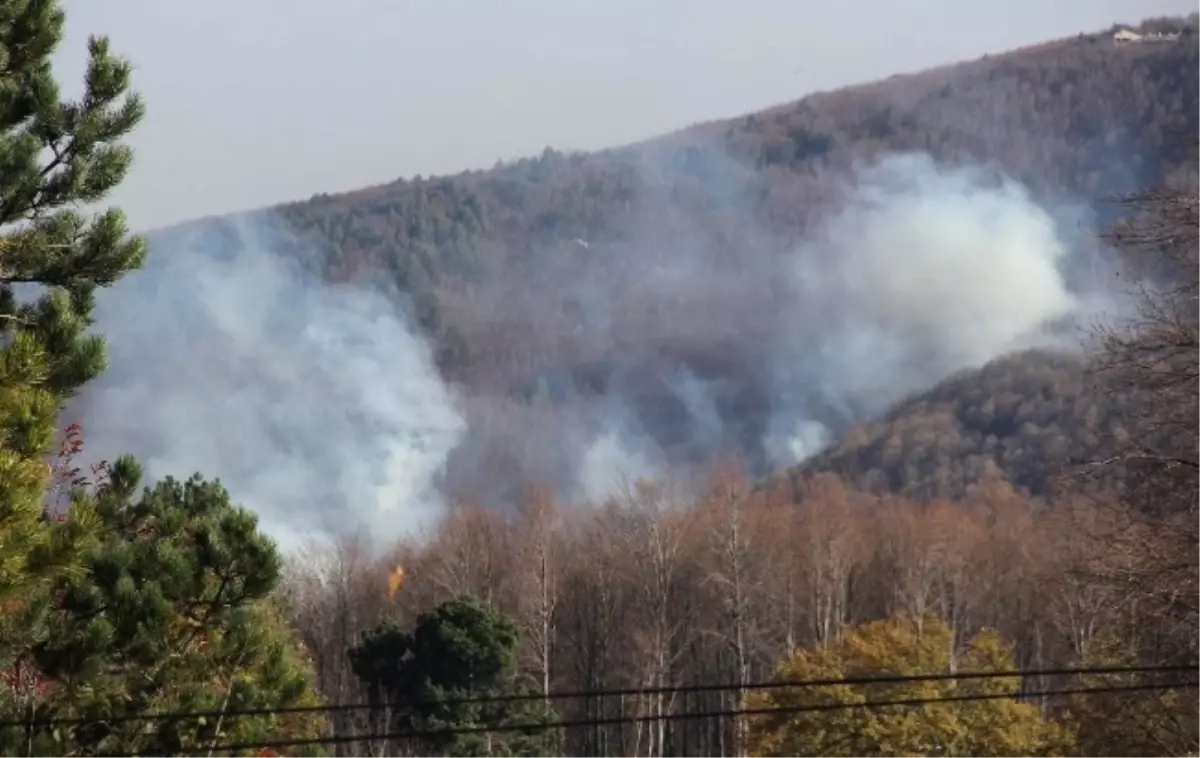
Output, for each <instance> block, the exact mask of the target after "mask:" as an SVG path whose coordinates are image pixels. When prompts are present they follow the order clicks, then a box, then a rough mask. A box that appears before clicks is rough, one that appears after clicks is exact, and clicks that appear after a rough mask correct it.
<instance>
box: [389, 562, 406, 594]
mask: <svg viewBox="0 0 1200 758" xmlns="http://www.w3.org/2000/svg"><path fill="white" fill-rule="evenodd" d="M387 583H388V597H389V598H392V599H395V597H396V592H397V591H398V590H399V589H400V586H401V585H403V584H404V568H403V567H401V566H397V567H396V568H395V569H394V570H393V571H392V573H390V574H388V582H387Z"/></svg>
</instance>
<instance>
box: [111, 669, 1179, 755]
mask: <svg viewBox="0 0 1200 758" xmlns="http://www.w3.org/2000/svg"><path fill="white" fill-rule="evenodd" d="M1197 686H1198V683H1197V682H1175V683H1170V684H1136V685H1115V686H1109V687H1090V688H1089V687H1079V688H1068V689H1057V690H1040V691H1036V692H1028V693H1024V695H1025V696H1026V697H1059V696H1065V695H1097V694H1104V693H1112V692H1138V691H1150V690H1167V689H1175V688H1195V687H1197ZM1011 697H1013V693H979V694H971V695H953V696H948V697H939V698H906V699H898V700H873V701H868V702H865V703H822V704H819V705H803V706H777V707H771V708H737V709H729V710H722V711H703V712H700V713H665V714H661V715H654V716H611V717H605V718H589V719H575V720H569V721H556V722H550V723H541V724H539V723H525V724H505V725H497V726H478V725H477V726H462V727H452V728H448V729H429V730H409V731H404V732H395V733H388V734H369V735H359V736H350V735H342V736H333V737H324V738H321V737H316V738H308V739H293V740H269V741H260V742H239V743H230V744H226V745H215V746H213V747H212V748H206V749H205V751H206V752H208V753H213V752H217V751H221V752H225V751H229V752H233V751H237V750H254V749H265V748H284V747H303V746H306V745H330V744H336V743H346V742H357V741H365V742H378V741H379V740H402V739H421V738H429V737H442V736H446V737H449V736H455V735H459V734H481V733H487V732H528V731H548V730H551V729H566V728H571V727H585V726H609V725H616V724H634V723H647V722H657V721H673V720H680V719H710V718H729V717H736V716H769V715H772V714H795V713H822V712H827V711H839V710H852V709H854V708H867V709H871V708H887V707H910V706H921V705H935V704H938V703H965V702H975V701H984V700H1002V699H1007V698H1011ZM197 750H199V748H197ZM132 755H138V754H137V753H133V754H132Z"/></svg>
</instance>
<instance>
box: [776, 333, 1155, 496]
mask: <svg viewBox="0 0 1200 758" xmlns="http://www.w3.org/2000/svg"><path fill="white" fill-rule="evenodd" d="M1136 407H1137V398H1135V397H1134V396H1133V395H1132V394H1129V393H1121V394H1117V393H1111V392H1106V391H1105V390H1104V389H1103V388H1101V387H1098V386H1097V383H1096V381H1095V379H1094V377H1092V376H1090V375H1089V374H1088V372H1087V371H1086V364H1085V361H1084V360H1083V359H1082V358H1080V357H1077V356H1070V355H1064V354H1059V353H1047V352H1041V351H1033V352H1022V353H1017V354H1013V355H1009V356H1005V357H1003V358H999V359H997V360H995V361H993V362H991V363H989V364H988V365H986V366H984V367H983V368H982V369H979V370H972V371H967V372H963V373H962V374H960V375H958V376H954V377H951V378H949V379H947V380H945V381H943V382H940V383H939V384H937V385H936V386H935V387H933V388H931V389H930V390H928V391H926V392H922V393H920V394H918V395H916V396H914V397H911V398H909V399H907V400H904V401H902V402H900V403H898V404H897V405H895V406H894V407H893V408H892V409H891V410H890V411H888V413H887V415H886V416H885V417H884V418H882V419H879V420H878V421H872V422H870V423H867V424H863V425H861V426H858V427H855V428H853V429H851V430H850V431H849V432H848V433H847V434H846V435H845V436H844V437H843V438H842V439H841V440H839V441H838V443H837V444H836V445H834V446H833V447H831V448H830V449H828V450H826V451H824V452H822V453H821V454H819V455H817V456H816V457H814V458H812V459H810V460H808V461H806V462H805V463H804V465H803V466H802V467H800V468H797V469H795V470H794V471H792V472H791V475H792V477H793V478H795V477H800V476H802V475H803V474H804V473H805V472H810V471H830V472H834V473H837V474H839V475H841V476H843V477H845V478H846V479H848V480H849V481H853V482H854V483H855V484H856V485H857V486H858V487H860V488H862V489H863V490H866V491H869V492H876V493H885V492H896V493H899V494H903V495H904V496H906V497H912V498H918V499H922V500H925V499H936V498H960V497H963V496H964V495H965V494H966V493H967V492H968V491H969V489H970V487H971V486H972V485H973V484H975V483H978V482H979V481H981V480H983V479H986V478H987V477H988V476H989V475H995V474H997V473H1001V472H1002V474H1003V476H1004V477H1006V478H1007V479H1008V480H1009V481H1010V482H1012V483H1013V484H1014V485H1016V486H1018V487H1020V488H1022V489H1024V490H1025V491H1026V492H1028V493H1030V494H1032V495H1033V496H1035V497H1040V498H1044V497H1046V496H1047V495H1050V494H1051V492H1052V491H1053V490H1054V488H1055V487H1056V485H1061V484H1062V481H1061V479H1062V477H1064V476H1069V475H1070V474H1071V472H1072V470H1073V469H1075V468H1077V467H1079V466H1080V465H1082V464H1085V463H1088V462H1091V461H1098V460H1103V459H1105V458H1108V457H1110V456H1112V455H1113V454H1114V453H1115V451H1116V446H1117V442H1118V441H1119V440H1124V439H1127V438H1128V437H1129V435H1130V431H1129V429H1128V427H1130V426H1136V425H1137V424H1138V422H1139V419H1138V417H1137V414H1136V411H1135V410H1134V409H1135V408H1136ZM1117 478H1119V477H1113V479H1111V480H1110V481H1109V482H1107V483H1108V484H1109V485H1110V486H1113V485H1115V479H1117Z"/></svg>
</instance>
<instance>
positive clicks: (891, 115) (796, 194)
mask: <svg viewBox="0 0 1200 758" xmlns="http://www.w3.org/2000/svg"><path fill="white" fill-rule="evenodd" d="M1196 68H1197V46H1196V43H1195V38H1194V37H1189V38H1185V39H1184V40H1182V41H1179V42H1176V43H1157V44H1154V43H1145V44H1132V45H1124V46H1121V45H1117V44H1116V43H1114V42H1113V41H1112V40H1111V38H1108V37H1107V36H1106V35H1092V36H1085V37H1082V38H1079V39H1072V40H1065V41H1060V42H1054V43H1049V44H1045V45H1041V46H1038V47H1034V48H1030V49H1026V50H1020V51H1016V52H1013V53H1009V54H1006V55H999V56H990V57H985V58H984V59H982V60H978V61H974V62H970V63H964V64H961V65H958V66H951V67H947V68H942V69H937V70H933V71H929V72H925V73H921V74H915V75H909V76H896V77H892V78H891V79H888V80H886V81H883V82H877V83H873V84H869V85H863V86H859V87H851V88H847V89H844V90H839V91H836V92H830V93H820V94H815V95H812V96H809V97H806V98H804V99H803V100H800V101H799V102H796V103H792V104H788V105H784V106H780V107H777V108H773V109H771V110H768V111H764V112H762V113H757V114H752V115H748V116H745V117H742V118H738V119H732V120H729V121H724V122H718V123H712V124H705V125H701V126H698V127H695V128H693V129H689V130H685V131H682V132H679V133H676V134H672V135H668V136H666V137H662V138H659V139H656V140H652V141H650V142H648V143H645V144H641V145H634V146H631V147H628V148H621V149H615V150H608V151H603V152H600V153H595V154H590V155H564V154H561V153H557V152H554V151H553V150H550V149H547V151H546V152H545V153H544V154H543V155H542V156H541V157H540V158H537V159H529V160H524V161H519V162H517V163H516V164H513V165H509V166H504V167H500V168H497V169H495V170H492V171H482V172H471V173H467V174H462V175H459V176H455V177H442V178H437V179H429V180H419V179H418V180H413V181H406V180H401V181H398V182H396V183H394V184H391V185H387V186H383V187H375V188H371V189H367V190H363V191H360V192H355V193H350V194H346V195H340V196H336V197H316V198H313V199H312V200H311V201H309V202H307V203H300V204H294V205H289V206H285V207H283V208H281V209H280V210H281V211H282V213H283V215H284V217H285V218H286V219H287V221H288V223H289V224H291V225H292V226H293V227H294V228H295V229H296V230H297V231H299V232H301V233H302V234H304V235H306V236H308V237H309V238H310V239H312V240H314V241H315V242H316V243H317V244H318V245H319V246H321V248H322V249H324V250H326V251H328V254H329V256H330V261H329V262H330V268H331V272H332V274H333V275H334V276H335V277H346V276H349V274H350V272H352V271H358V270H361V269H364V268H365V269H368V270H384V271H387V272H388V274H390V275H391V276H392V277H394V278H395V281H396V282H397V283H398V284H399V285H400V286H401V287H402V288H403V289H405V290H406V291H409V292H412V293H414V296H415V297H416V298H417V300H418V301H419V304H420V313H421V318H422V323H423V325H424V326H425V327H426V328H427V329H428V330H429V331H430V332H431V333H433V334H435V335H437V336H438V338H439V340H440V342H441V343H442V344H441V347H442V356H441V357H442V365H443V366H444V367H445V368H446V369H447V370H448V371H449V372H450V373H451V375H453V376H464V377H466V376H471V375H472V373H473V372H472V371H471V369H473V368H475V367H477V366H479V365H488V366H490V364H492V363H494V362H497V361H499V362H502V363H503V362H505V361H504V358H503V356H497V355H495V354H494V353H495V350H503V349H505V348H493V347H491V346H492V345H494V344H495V342H496V341H497V337H498V336H499V334H496V333H497V332H499V333H500V334H505V335H507V334H508V333H509V332H512V331H516V332H520V333H521V334H522V335H523V336H522V337H520V338H517V339H520V340H522V341H528V340H530V339H538V338H539V337H540V335H536V334H533V335H531V334H529V330H528V329H527V328H526V327H527V324H523V323H521V322H522V318H521V314H520V309H519V308H517V307H515V306H514V307H513V308H512V309H511V310H513V311H516V312H505V311H504V310H502V309H499V308H497V307H496V304H495V303H493V302H489V301H488V300H487V299H486V298H484V299H483V300H482V301H480V300H479V299H478V296H479V290H480V289H483V290H494V289H496V288H497V287H496V286H495V283H497V282H507V281H510V280H516V281H520V282H522V283H531V284H545V285H556V284H561V281H560V280H559V279H560V278H561V275H558V276H557V277H556V274H559V272H555V271H543V272H538V268H540V266H542V265H545V264H547V263H548V261H549V260H552V259H561V258H563V257H567V258H569V259H570V266H571V268H572V269H576V268H577V267H578V266H580V265H583V260H582V258H583V256H582V255H572V253H577V252H578V251H577V250H572V249H571V247H570V246H571V242H572V240H574V239H576V238H579V239H583V240H587V241H589V242H590V243H592V244H593V245H594V244H597V243H599V244H613V245H620V244H627V243H630V242H631V241H636V242H637V243H638V244H639V246H641V247H643V248H649V247H657V248H669V247H671V246H672V244H673V243H676V242H677V241H678V240H680V239H684V240H688V241H689V242H692V241H694V238H697V237H708V236H709V234H710V233H711V235H712V236H711V237H709V240H711V242H710V244H714V245H722V246H724V247H726V248H731V249H739V253H741V252H743V251H744V250H745V249H746V248H747V247H751V248H762V247H772V246H774V245H783V244H786V243H787V242H788V241H790V240H792V239H794V238H795V237H796V236H798V235H799V234H801V233H802V230H803V229H804V228H806V227H807V226H808V225H810V224H811V223H812V222H813V221H814V220H816V219H818V218H820V217H821V216H823V215H824V214H825V213H826V212H827V211H828V208H829V207H830V205H831V204H832V203H834V202H835V201H836V199H837V197H836V195H837V185H836V183H835V182H832V181H831V177H830V172H837V173H841V172H844V171H846V170H848V169H849V168H850V167H851V166H852V165H853V164H854V163H855V162H856V161H862V160H864V159H869V158H871V157H873V156H877V155H881V154H885V153H888V152H903V151H920V152H926V153H929V154H930V155H932V156H933V157H935V158H936V159H938V160H943V161H952V162H963V161H970V162H980V163H984V164H989V165H994V166H996V167H998V168H1000V169H1002V170H1003V171H1004V172H1006V173H1007V174H1008V175H1010V176H1012V177H1014V178H1015V179H1017V180H1019V181H1021V182H1022V183H1024V184H1026V185H1027V186H1029V187H1031V188H1032V189H1033V190H1034V191H1035V192H1036V193H1038V194H1040V195H1042V196H1045V197H1057V196H1061V195H1069V196H1072V197H1075V198H1080V199H1083V200H1086V201H1092V202H1094V201H1097V200H1100V199H1102V198H1105V197H1107V196H1110V195H1112V194H1119V193H1124V192H1128V191H1132V190H1133V189H1136V188H1139V187H1142V186H1146V185H1151V184H1156V183H1160V182H1162V181H1163V180H1164V178H1165V177H1167V176H1169V175H1170V174H1172V173H1174V172H1176V171H1179V170H1180V169H1181V167H1184V166H1187V167H1190V159H1189V158H1188V156H1187V154H1186V144H1185V141H1184V140H1181V139H1179V135H1181V134H1182V135H1188V134H1194V133H1195V132H1196V130H1197V126H1198V124H1197V115H1196V114H1197V110H1198V106H1200V102H1198V100H1197V94H1196V90H1197V79H1196ZM1101 210H1102V209H1101ZM722 215H725V216H732V217H734V219H735V220H736V223H735V224H732V225H731V224H730V219H729V218H722V217H721V216H722ZM651 222H652V223H653V225H654V228H653V229H647V225H648V223H651ZM775 236H780V237H782V238H783V239H782V240H778V239H772V238H773V237H775ZM714 237H715V239H713V238H714ZM764 238H766V239H764ZM706 241H708V240H706ZM747 243H749V245H748V244H747ZM772 243H774V245H772ZM537 273H540V274H541V278H542V279H544V280H545V281H544V282H538V281H537V279H535V280H534V281H533V282H529V279H528V277H529V276H530V275H531V274H537ZM489 285H492V286H489ZM540 295H541V297H549V298H550V299H551V300H556V299H557V300H558V302H551V303H544V304H543V306H542V307H543V309H546V310H550V311H551V312H552V313H554V314H555V315H557V316H561V317H562V318H563V319H564V320H566V319H569V316H570V315H571V313H572V311H573V304H572V302H571V301H570V299H569V298H568V297H563V296H562V294H560V293H559V292H556V291H554V290H550V291H548V292H547V291H543V292H541V293H540ZM497 316H499V318H500V323H496V319H497ZM485 319H486V320H487V321H489V322H491V323H489V325H488V326H489V328H490V330H491V331H490V332H489V333H488V334H487V335H485V334H483V333H482V331H483V325H482V324H481V321H484V320H485ZM464 341H465V344H464ZM499 341H500V342H502V343H503V342H506V340H499ZM489 370H490V369H489Z"/></svg>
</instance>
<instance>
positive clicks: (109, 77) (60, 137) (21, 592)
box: [0, 0, 144, 698]
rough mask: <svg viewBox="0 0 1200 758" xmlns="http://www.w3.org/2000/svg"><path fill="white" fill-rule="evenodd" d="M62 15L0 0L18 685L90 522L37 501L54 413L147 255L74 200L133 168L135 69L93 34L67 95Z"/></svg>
mask: <svg viewBox="0 0 1200 758" xmlns="http://www.w3.org/2000/svg"><path fill="white" fill-rule="evenodd" d="M63 20H64V14H63V11H62V10H61V9H60V8H59V4H58V3H57V2H54V1H53V0H4V2H2V3H0V672H2V673H3V676H4V679H5V681H7V682H8V683H9V684H10V685H11V687H10V689H12V690H13V691H14V692H15V691H16V690H17V689H19V688H18V687H17V686H16V685H17V684H18V683H19V682H21V681H22V680H24V678H25V676H24V674H25V672H26V671H27V668H26V667H25V664H26V663H27V661H25V660H24V656H23V654H22V651H24V650H26V649H27V643H28V641H29V640H30V638H31V637H35V636H36V634H37V630H38V629H39V628H40V625H39V618H40V616H41V615H42V614H44V611H45V608H46V602H45V598H44V597H42V596H41V590H43V589H45V587H46V585H47V583H48V582H50V581H51V580H52V579H53V577H54V576H55V574H56V572H57V571H58V570H61V569H63V568H64V567H69V566H70V564H71V560H72V557H73V556H76V555H78V550H77V549H76V548H77V544H76V543H77V542H78V539H79V538H80V537H81V536H82V535H83V534H84V533H85V532H86V530H87V524H88V517H87V515H86V513H84V512H83V511H80V510H73V512H72V515H71V516H70V517H69V518H68V521H67V523H66V524H62V525H51V524H47V523H45V522H44V519H43V518H42V512H43V508H42V499H43V496H44V494H45V491H46V488H47V485H48V483H49V479H50V474H51V471H50V468H49V467H48V466H47V463H46V456H47V455H48V454H49V453H50V451H51V446H52V444H53V441H54V431H55V424H56V422H57V418H58V414H59V412H60V411H61V410H62V407H63V404H64V403H65V401H66V400H67V398H69V397H70V396H71V395H72V394H73V393H74V392H75V391H77V390H78V388H79V387H80V386H81V385H83V384H84V383H85V382H87V381H88V380H89V379H91V378H93V377H95V376H96V375H97V374H98V373H99V372H100V371H101V370H102V369H103V368H104V360H105V358H104V343H103V341H102V340H101V339H100V338H99V337H97V336H95V335H92V334H89V332H88V329H89V327H90V326H91V325H92V307H93V294H94V292H95V289H96V288H97V287H100V286H106V285H109V284H111V283H113V282H115V281H116V280H117V279H118V278H120V277H121V276H122V275H123V274H124V273H126V272H128V271H130V270H132V269H134V268H136V267H138V266H139V265H140V263H141V260H142V258H143V255H144V243H143V241H142V240H141V239H140V238H137V237H133V236H130V235H129V234H128V232H127V229H126V225H125V221H124V218H123V216H122V214H121V212H120V211H118V210H109V211H106V212H103V213H100V214H99V215H97V216H95V217H93V218H87V217H85V216H84V215H83V213H82V212H81V210H80V208H81V207H83V206H85V205H90V204H93V203H96V202H98V201H101V200H103V198H104V197H105V196H106V195H107V193H108V192H109V191H110V190H111V189H112V188H113V187H115V186H116V185H117V184H118V183H119V182H120V181H121V180H122V179H123V178H124V176H125V173H126V171H127V170H128V169H129V166H130V161H131V158H132V154H131V152H130V150H129V148H127V147H125V146H124V145H122V144H121V142H120V140H121V139H122V138H124V137H125V136H126V135H127V134H128V133H129V132H130V131H131V130H132V129H133V128H134V127H135V126H136V125H137V123H138V122H139V121H140V120H141V118H142V114H143V108H142V104H141V101H140V100H139V99H138V97H137V96H136V95H134V94H131V93H130V92H129V73H130V66H129V64H128V63H127V62H125V61H123V60H121V59H119V58H116V57H114V56H113V55H112V54H111V53H110V52H109V45H108V41H107V40H106V39H103V38H92V39H91V40H89V43H88V44H89V53H90V59H89V63H88V67H87V73H86V77H85V82H84V83H85V91H84V93H83V96H82V97H81V98H80V99H79V100H75V101H73V100H64V99H62V98H61V97H60V95H59V90H58V86H57V83H56V82H55V80H54V77H53V74H52V71H51V67H50V57H51V55H52V53H53V52H54V50H55V48H56V47H57V45H58V44H59V42H60V40H61V39H62V33H63ZM8 694H11V693H8ZM5 696H7V695H6V693H5V692H3V691H0V698H2V697H5Z"/></svg>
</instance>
